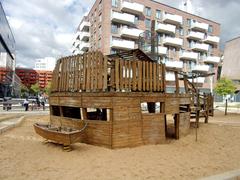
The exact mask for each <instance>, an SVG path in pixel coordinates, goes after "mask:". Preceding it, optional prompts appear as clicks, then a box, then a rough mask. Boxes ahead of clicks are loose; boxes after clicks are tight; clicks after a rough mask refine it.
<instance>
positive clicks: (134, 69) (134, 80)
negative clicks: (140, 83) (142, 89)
mask: <svg viewBox="0 0 240 180" xmlns="http://www.w3.org/2000/svg"><path fill="white" fill-rule="evenodd" d="M136 74H137V62H136V60H134V61H132V90H133V91H136V90H137V77H136Z"/></svg>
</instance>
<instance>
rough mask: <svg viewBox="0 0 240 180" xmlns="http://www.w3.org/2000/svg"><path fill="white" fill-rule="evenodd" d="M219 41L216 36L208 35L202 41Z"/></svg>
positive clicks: (210, 42)
mask: <svg viewBox="0 0 240 180" xmlns="http://www.w3.org/2000/svg"><path fill="white" fill-rule="evenodd" d="M219 41H220V38H219V37H218V36H210V35H208V36H207V37H206V38H205V39H204V42H205V43H209V44H218V43H219Z"/></svg>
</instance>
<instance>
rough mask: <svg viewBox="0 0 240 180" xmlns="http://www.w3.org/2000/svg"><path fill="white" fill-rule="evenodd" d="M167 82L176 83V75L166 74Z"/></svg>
mask: <svg viewBox="0 0 240 180" xmlns="http://www.w3.org/2000/svg"><path fill="white" fill-rule="evenodd" d="M166 81H175V74H174V73H166Z"/></svg>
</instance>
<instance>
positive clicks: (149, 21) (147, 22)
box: [145, 19, 151, 28]
mask: <svg viewBox="0 0 240 180" xmlns="http://www.w3.org/2000/svg"><path fill="white" fill-rule="evenodd" d="M145 26H146V28H151V20H150V19H145Z"/></svg>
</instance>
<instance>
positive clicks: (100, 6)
mask: <svg viewBox="0 0 240 180" xmlns="http://www.w3.org/2000/svg"><path fill="white" fill-rule="evenodd" d="M98 8H99V9H98V10H99V11H100V10H101V9H102V1H100V2H99V6H98Z"/></svg>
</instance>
